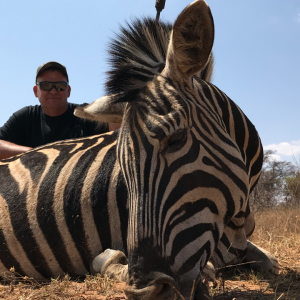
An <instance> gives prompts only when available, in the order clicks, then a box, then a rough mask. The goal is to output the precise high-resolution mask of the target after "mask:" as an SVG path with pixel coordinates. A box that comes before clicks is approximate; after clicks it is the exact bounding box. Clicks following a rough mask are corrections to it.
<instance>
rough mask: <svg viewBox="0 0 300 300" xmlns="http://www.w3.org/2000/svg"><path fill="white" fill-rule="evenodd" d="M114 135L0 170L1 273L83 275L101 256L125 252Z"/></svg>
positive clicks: (45, 151) (59, 147)
mask: <svg viewBox="0 0 300 300" xmlns="http://www.w3.org/2000/svg"><path fill="white" fill-rule="evenodd" d="M116 136H117V133H112V132H110V133H107V134H103V135H101V136H93V137H88V138H83V139H76V140H68V141H61V142H56V143H53V144H49V145H46V146H42V147H39V148H36V149H35V150H32V151H30V152H28V153H26V154H24V155H21V156H17V157H14V158H11V159H7V160H6V161H3V162H1V163H0V177H1V180H0V182H1V186H0V203H1V204H0V205H1V219H0V226H1V232H0V239H1V240H0V243H1V247H0V260H1V263H0V272H3V271H7V270H9V269H10V268H11V267H14V268H15V270H16V271H17V272H19V273H21V274H26V275H28V276H32V277H35V278H37V279H45V278H50V277H57V276H58V275H62V274H64V273H69V274H70V275H73V276H79V275H84V274H87V273H88V270H89V264H90V263H91V261H92V259H93V258H94V257H95V256H96V255H98V254H99V253H100V252H101V251H102V250H103V249H106V248H108V247H110V248H114V249H119V250H122V251H124V252H126V236H127V220H128V216H127V213H128V212H127V208H126V205H127V192H126V187H125V185H124V180H123V176H122V174H121V173H120V168H119V164H117V163H116V159H115V147H116ZM103 162H105V163H103ZM99 178H101V179H99Z"/></svg>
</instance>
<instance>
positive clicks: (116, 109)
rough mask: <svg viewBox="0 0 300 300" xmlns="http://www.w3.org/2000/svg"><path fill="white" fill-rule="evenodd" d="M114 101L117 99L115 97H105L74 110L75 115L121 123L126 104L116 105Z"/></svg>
mask: <svg viewBox="0 0 300 300" xmlns="http://www.w3.org/2000/svg"><path fill="white" fill-rule="evenodd" d="M114 100H115V97H114V96H113V95H112V96H104V97H102V98H99V99H97V100H96V101H94V102H93V103H91V104H89V105H87V106H84V107H77V108H76V109H75V110H74V115H75V116H77V117H79V118H83V119H89V120H94V121H100V122H108V123H121V122H122V117H123V112H124V107H125V105H126V104H125V103H115V102H114Z"/></svg>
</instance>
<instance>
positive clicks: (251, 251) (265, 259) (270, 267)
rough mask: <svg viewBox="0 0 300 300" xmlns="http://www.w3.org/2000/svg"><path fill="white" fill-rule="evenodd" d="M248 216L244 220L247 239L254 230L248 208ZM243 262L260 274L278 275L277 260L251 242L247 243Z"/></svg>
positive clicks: (252, 218) (252, 219)
mask: <svg viewBox="0 0 300 300" xmlns="http://www.w3.org/2000/svg"><path fill="white" fill-rule="evenodd" d="M248 212H249V213H248V216H247V218H246V219H245V233H246V236H247V238H248V237H250V236H251V235H252V233H253V231H254V228H255V221H254V216H253V214H252V213H251V212H250V208H248ZM243 262H248V263H249V264H248V265H247V266H249V267H250V268H251V269H252V270H255V271H259V272H261V273H264V274H267V273H273V274H278V273H279V264H278V260H277V259H276V257H275V256H274V255H272V254H271V253H270V252H268V251H266V250H264V249H262V248H260V247H258V246H256V245H255V244H253V243H251V242H249V241H248V242H247V253H246V257H245V259H244V261H243Z"/></svg>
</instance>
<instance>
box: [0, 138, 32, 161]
mask: <svg viewBox="0 0 300 300" xmlns="http://www.w3.org/2000/svg"><path fill="white" fill-rule="evenodd" d="M30 149H32V148H31V147H26V146H21V145H17V144H14V143H11V142H7V141H4V140H0V160H1V159H5V158H9V157H12V156H15V155H17V154H20V153H24V152H26V151H28V150H30Z"/></svg>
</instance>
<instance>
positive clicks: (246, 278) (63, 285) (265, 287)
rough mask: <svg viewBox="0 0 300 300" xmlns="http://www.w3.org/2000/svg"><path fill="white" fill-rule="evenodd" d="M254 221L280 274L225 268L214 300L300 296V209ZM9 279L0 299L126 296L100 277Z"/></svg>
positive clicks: (110, 299)
mask: <svg viewBox="0 0 300 300" xmlns="http://www.w3.org/2000/svg"><path fill="white" fill-rule="evenodd" d="M255 219H256V229H255V231H254V234H253V236H252V237H251V241H252V242H253V243H255V244H257V245H258V246H260V247H262V248H264V249H266V250H268V251H270V252H271V253H273V254H274V255H275V256H276V257H277V258H278V260H279V264H280V274H279V275H278V276H275V275H270V276H268V277H266V276H263V275H261V274H257V273H254V272H251V271H247V270H246V269H241V268H239V269H233V268H231V269H230V270H226V269H225V270H221V271H222V274H219V275H218V277H217V282H216V283H215V284H210V288H209V289H210V294H211V299H214V300H225V299H226V300H227V299H228V300H229V299H230V300H232V299H237V300H243V299H249V300H250V299H252V300H260V299H266V300H279V299H280V300H300V209H293V210H292V209H290V210H287V209H285V210H284V209H281V210H277V211H268V212H263V213H261V214H260V215H256V216H255ZM6 279H7V281H6V283H5V282H3V284H2V285H0V299H1V298H3V299H8V300H37V299H49V300H64V299H72V300H79V299H80V300H84V299H90V300H92V299H98V300H121V299H125V296H124V294H123V293H122V289H123V288H124V284H120V283H116V282H115V281H113V280H110V279H108V278H101V277H100V276H96V277H95V276H87V277H86V278H85V280H82V281H78V280H70V278H69V277H68V276H66V277H65V278H63V279H52V280H51V282H49V283H47V284H41V283H38V282H35V281H34V280H32V279H30V278H27V277H22V276H19V275H18V274H16V273H14V272H12V273H11V274H9V275H7V278H6Z"/></svg>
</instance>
